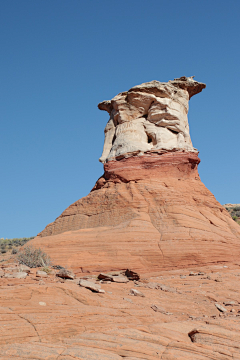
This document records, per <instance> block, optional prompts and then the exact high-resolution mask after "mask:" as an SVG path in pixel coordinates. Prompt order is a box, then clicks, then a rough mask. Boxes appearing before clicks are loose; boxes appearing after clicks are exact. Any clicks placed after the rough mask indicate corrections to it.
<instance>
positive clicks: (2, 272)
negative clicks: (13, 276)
mask: <svg viewBox="0 0 240 360" xmlns="http://www.w3.org/2000/svg"><path fill="white" fill-rule="evenodd" d="M3 276H4V271H3V270H2V269H0V277H3Z"/></svg>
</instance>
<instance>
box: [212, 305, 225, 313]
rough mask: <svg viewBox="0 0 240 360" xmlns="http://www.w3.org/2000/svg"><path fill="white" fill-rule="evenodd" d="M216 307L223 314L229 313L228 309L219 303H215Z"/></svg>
mask: <svg viewBox="0 0 240 360" xmlns="http://www.w3.org/2000/svg"><path fill="white" fill-rule="evenodd" d="M215 306H216V308H217V309H218V310H219V311H221V312H223V313H225V312H227V309H226V308H225V307H224V306H222V305H220V304H218V303H215Z"/></svg>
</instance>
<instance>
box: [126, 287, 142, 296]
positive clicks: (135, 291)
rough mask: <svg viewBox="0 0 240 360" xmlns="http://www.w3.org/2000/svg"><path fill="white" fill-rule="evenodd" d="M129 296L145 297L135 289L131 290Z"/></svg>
mask: <svg viewBox="0 0 240 360" xmlns="http://www.w3.org/2000/svg"><path fill="white" fill-rule="evenodd" d="M129 295H134V296H141V297H145V295H144V294H143V293H142V292H141V291H139V290H137V289H131V290H130V293H129Z"/></svg>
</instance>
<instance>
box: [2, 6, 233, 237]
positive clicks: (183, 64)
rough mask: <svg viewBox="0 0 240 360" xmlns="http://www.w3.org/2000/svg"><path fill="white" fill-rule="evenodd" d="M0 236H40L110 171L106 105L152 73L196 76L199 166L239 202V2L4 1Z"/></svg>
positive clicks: (193, 116) (221, 194) (223, 197)
mask: <svg viewBox="0 0 240 360" xmlns="http://www.w3.org/2000/svg"><path fill="white" fill-rule="evenodd" d="M0 28H1V31H0V43H1V50H0V51H1V56H0V72H1V76H0V79H1V81H0V92H1V94H0V95H1V107H0V116H1V131H0V141H1V152H0V169H1V176H0V237H4V238H6V237H8V238H11V237H24V236H34V235H36V234H37V233H38V232H40V231H41V230H42V229H43V228H44V227H45V226H46V225H47V224H48V223H50V222H52V221H54V220H55V218H56V217H57V216H59V215H60V214H61V212H62V211H63V210H64V209H65V208H66V207H67V206H69V205H70V204H71V203H73V202H74V201H76V200H78V199H80V198H81V197H83V196H86V195H87V194H88V193H89V191H90V190H91V188H92V187H93V186H94V183H95V181H96V180H97V179H98V178H99V177H100V176H101V175H102V172H103V166H102V164H100V163H99V162H98V158H99V157H100V155H101V151H102V146H103V140H104V135H103V130H104V127H105V124H106V122H107V120H108V115H107V113H106V112H101V111H99V110H98V109H97V104H98V103H99V102H101V101H103V100H105V99H111V98H112V97H113V96H115V95H116V94H117V93H119V92H121V91H125V90H128V89H129V88H131V87H132V86H134V85H137V84H140V83H142V82H146V81H151V80H154V79H155V80H159V81H168V80H171V79H174V78H176V77H180V76H184V75H185V76H191V75H195V79H196V80H198V81H201V82H205V83H206V84H207V88H206V89H205V90H203V92H202V93H200V94H198V95H196V96H195V97H193V98H192V99H191V101H190V111H189V123H190V133H191V137H192V141H193V144H194V146H195V147H197V148H198V150H199V151H200V154H199V156H200V158H201V161H202V162H201V164H200V166H199V173H200V177H201V179H202V181H203V182H204V184H205V185H206V186H207V187H208V188H209V189H210V190H211V191H212V192H213V194H214V195H215V197H216V198H217V200H218V201H219V202H220V203H222V204H224V203H227V202H232V203H240V193H239V178H240V167H239V144H240V142H239V136H240V118H239V96H240V87H239V84H240V71H239V59H240V49H239V46H240V39H239V35H240V2H239V1H232V0H230V1H227V2H226V1H221V0H207V1H206V0H201V1H199V0H181V1H179V0H172V1H171V0H169V1H162V0H144V1H143V0H131V1H129V0H121V1H117V0H102V1H97V0H89V1H83V0H50V1H49V0H34V1H33V0H2V1H1V2H0Z"/></svg>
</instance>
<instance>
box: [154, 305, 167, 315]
mask: <svg viewBox="0 0 240 360" xmlns="http://www.w3.org/2000/svg"><path fill="white" fill-rule="evenodd" d="M151 308H152V309H153V310H154V311H156V312H160V313H162V314H165V313H166V310H165V309H163V308H161V307H159V306H157V305H152V306H151Z"/></svg>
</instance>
